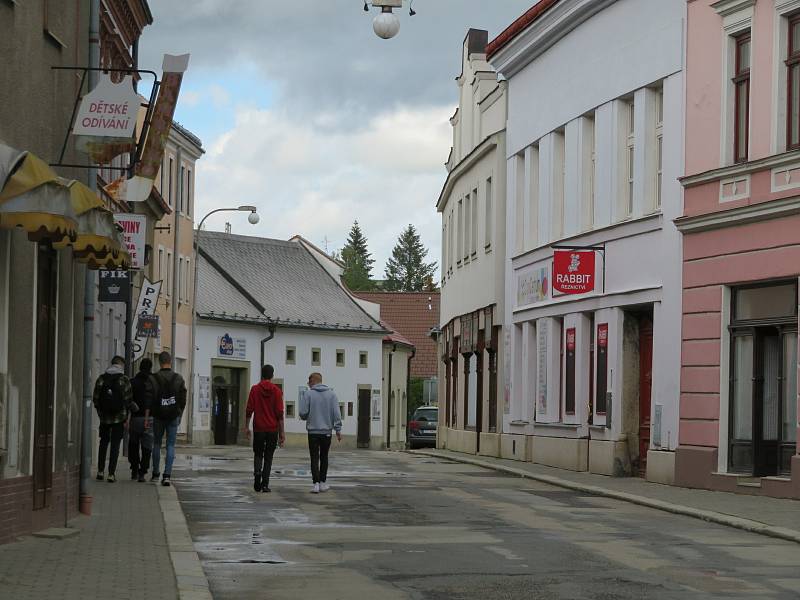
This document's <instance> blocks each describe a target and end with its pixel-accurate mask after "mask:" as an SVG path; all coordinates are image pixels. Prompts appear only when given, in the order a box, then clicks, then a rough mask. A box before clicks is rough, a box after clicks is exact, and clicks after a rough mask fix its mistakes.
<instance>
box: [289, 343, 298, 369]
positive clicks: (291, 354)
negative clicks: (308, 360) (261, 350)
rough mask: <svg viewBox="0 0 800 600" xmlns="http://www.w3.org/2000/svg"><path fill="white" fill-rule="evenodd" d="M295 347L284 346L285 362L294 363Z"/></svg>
mask: <svg viewBox="0 0 800 600" xmlns="http://www.w3.org/2000/svg"><path fill="white" fill-rule="evenodd" d="M296 352H297V349H296V348H295V347H294V346H286V364H287V365H293V364H295V363H296V358H297V357H296Z"/></svg>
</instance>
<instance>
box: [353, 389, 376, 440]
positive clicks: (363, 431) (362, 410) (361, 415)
mask: <svg viewBox="0 0 800 600" xmlns="http://www.w3.org/2000/svg"><path fill="white" fill-rule="evenodd" d="M371 394H372V390H369V389H365V388H359V390H358V435H357V437H356V441H357V444H358V447H359V448H369V442H370V425H371V423H372V417H371V415H370V395H371Z"/></svg>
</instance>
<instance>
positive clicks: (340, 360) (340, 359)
mask: <svg viewBox="0 0 800 600" xmlns="http://www.w3.org/2000/svg"><path fill="white" fill-rule="evenodd" d="M336 366H337V367H343V366H344V350H341V349H339V350H336Z"/></svg>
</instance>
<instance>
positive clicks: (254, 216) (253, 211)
mask: <svg viewBox="0 0 800 600" xmlns="http://www.w3.org/2000/svg"><path fill="white" fill-rule="evenodd" d="M257 210H258V209H257V208H256V207H255V206H250V205H247V204H243V205H242V206H237V207H235V208H233V207H231V208H215V209H214V210H212V211H211V212H210V213H208V214H207V215H206V216H205V217H203V218H202V219H200V224H199V225H198V226H197V229H196V230H195V233H194V280H193V281H192V287H193V290H192V375H191V379H190V384H189V385H191V386H192V393H191V394H190V396H189V398H190V402H189V406H188V409H189V410H188V411H187V412H188V414H189V419H190V420H189V422H187V423H186V434H187V436H188V437H189V442H191V441H192V432H193V430H194V390H195V388H194V374H195V370H194V354H195V336H196V335H197V261H198V257H199V256H200V231H201V230H202V229H203V223H205V222H206V219H207V218H208V217H210V216H211V215H214V214H216V213H220V212H249V213H250V214H249V215H247V221H248V222H249V223H250V224H251V225H255V224H257V223H258V222H259V221H260V220H261V218H260V217H259V216H258V212H257Z"/></svg>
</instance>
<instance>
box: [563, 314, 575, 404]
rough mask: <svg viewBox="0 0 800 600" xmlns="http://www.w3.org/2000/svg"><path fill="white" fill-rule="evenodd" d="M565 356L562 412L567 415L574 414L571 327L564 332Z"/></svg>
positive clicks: (573, 332) (573, 362)
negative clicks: (565, 340)
mask: <svg viewBox="0 0 800 600" xmlns="http://www.w3.org/2000/svg"><path fill="white" fill-rule="evenodd" d="M566 339H567V354H566V356H565V361H564V371H565V373H564V376H565V378H566V381H565V382H564V412H566V413H567V414H568V415H574V414H575V328H574V327H571V328H569V329H567V332H566Z"/></svg>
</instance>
